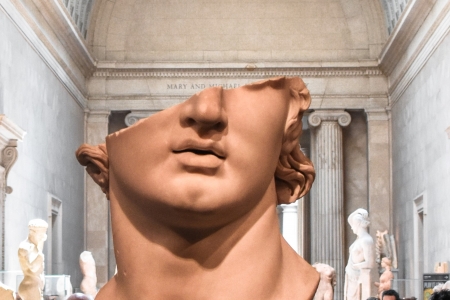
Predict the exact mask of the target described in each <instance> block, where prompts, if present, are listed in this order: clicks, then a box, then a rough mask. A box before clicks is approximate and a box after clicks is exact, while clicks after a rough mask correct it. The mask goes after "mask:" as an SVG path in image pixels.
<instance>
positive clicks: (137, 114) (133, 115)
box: [125, 110, 159, 126]
mask: <svg viewBox="0 0 450 300" xmlns="http://www.w3.org/2000/svg"><path fill="white" fill-rule="evenodd" d="M158 111H159V110H134V111H132V112H130V113H129V114H127V115H126V116H125V124H126V125H127V126H131V125H133V124H134V123H136V122H137V121H139V120H140V119H144V118H147V117H150V116H151V115H153V114H156V113H157V112H158Z"/></svg>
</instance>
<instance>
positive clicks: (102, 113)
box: [86, 110, 111, 123]
mask: <svg viewBox="0 0 450 300" xmlns="http://www.w3.org/2000/svg"><path fill="white" fill-rule="evenodd" d="M110 114H111V112H110V111H109V110H91V111H89V112H88V113H87V120H86V121H87V123H108V122H109V121H108V119H109V115H110Z"/></svg>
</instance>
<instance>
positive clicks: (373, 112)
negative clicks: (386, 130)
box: [364, 109, 389, 122]
mask: <svg viewBox="0 0 450 300" xmlns="http://www.w3.org/2000/svg"><path fill="white" fill-rule="evenodd" d="M364 111H365V112H366V115H367V122H370V121H388V120H389V113H388V110H386V109H365V110H364Z"/></svg>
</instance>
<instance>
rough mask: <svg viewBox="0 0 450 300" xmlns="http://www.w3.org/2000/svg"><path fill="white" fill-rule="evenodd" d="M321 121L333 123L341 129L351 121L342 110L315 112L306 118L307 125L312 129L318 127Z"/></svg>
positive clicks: (347, 114)
mask: <svg viewBox="0 0 450 300" xmlns="http://www.w3.org/2000/svg"><path fill="white" fill-rule="evenodd" d="M323 121H334V122H338V124H339V125H340V126H342V127H346V126H348V125H349V124H350V122H351V121H352V117H351V116H350V114H349V113H348V112H346V111H343V110H316V111H314V112H313V113H312V114H310V115H309V117H308V123H309V125H310V126H312V127H318V126H319V125H320V124H321V123H322V122H323Z"/></svg>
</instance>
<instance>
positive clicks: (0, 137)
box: [0, 115, 26, 148]
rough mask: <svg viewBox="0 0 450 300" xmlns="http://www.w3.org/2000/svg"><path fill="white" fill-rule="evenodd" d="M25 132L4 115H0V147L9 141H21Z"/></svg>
mask: <svg viewBox="0 0 450 300" xmlns="http://www.w3.org/2000/svg"><path fill="white" fill-rule="evenodd" d="M25 134H26V132H25V131H24V130H23V129H22V128H20V127H19V126H17V125H16V124H14V123H13V122H12V121H11V120H9V119H8V118H7V117H6V116H5V115H0V147H1V148H3V147H5V146H6V145H8V144H10V141H22V140H23V138H24V137H25Z"/></svg>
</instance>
